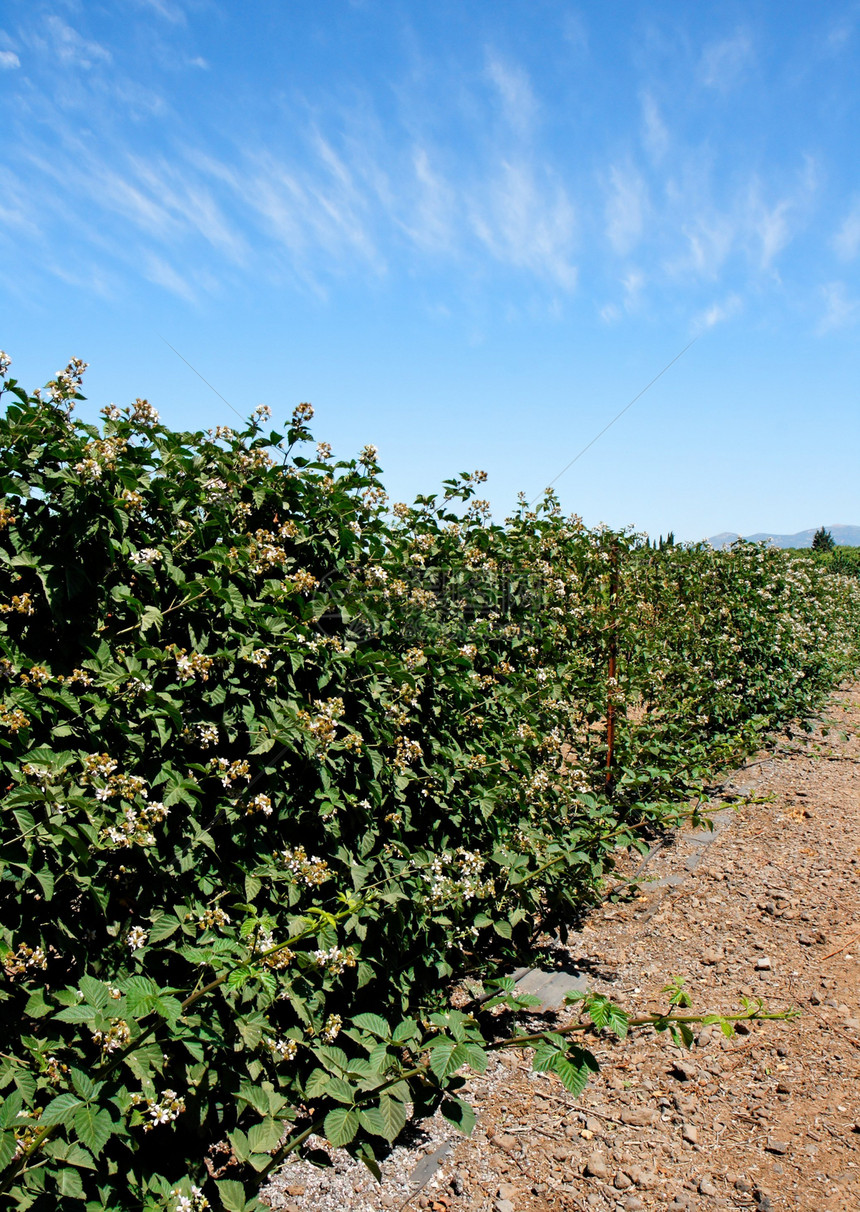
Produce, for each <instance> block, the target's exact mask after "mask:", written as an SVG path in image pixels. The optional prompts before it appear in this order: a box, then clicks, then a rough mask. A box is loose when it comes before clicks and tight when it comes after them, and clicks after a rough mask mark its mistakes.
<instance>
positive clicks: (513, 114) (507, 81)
mask: <svg viewBox="0 0 860 1212" xmlns="http://www.w3.org/2000/svg"><path fill="white" fill-rule="evenodd" d="M487 78H488V79H489V80H490V81H491V82H492V84H493V85H494V86H495V89H496V92H497V93H498V96H499V98H500V99H501V102H502V110H503V113H504V116H505V120H506V121H507V123H508V125H509V126H510V127H511V129H512V130H514V131H517V132H518V133H519V134H526V133H528V132H529V131H530V130H531V128H532V126H533V124H534V121H535V118H536V116H537V112H538V104H537V101H536V99H535V95H534V92H533V90H532V85H531V81H530V80H529V77H528V75H527V73H526V72H525V71H523V69H522V68H520V67H518V66H516V65H515V64H511V63H506V62H505V61H504V60H502V59H501V58H499V57H498V56H497V55H493V54H490V55H488V58H487Z"/></svg>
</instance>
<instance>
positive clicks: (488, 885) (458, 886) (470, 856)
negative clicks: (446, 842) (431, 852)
mask: <svg viewBox="0 0 860 1212" xmlns="http://www.w3.org/2000/svg"><path fill="white" fill-rule="evenodd" d="M485 867H486V862H485V861H484V859H483V858H481V856H480V854H476V853H475V851H473V850H465V849H463V847H462V846H461V847H459V848H458V849H457V850H455V851H453V852H452V851H450V850H446V851H444V852H443V853H442V854H437V855H436V857H435V858H434V859H433V861H432V863H431V864H430V900H431V902H432V903H433V904H437V905H438V904H448V903H450V902H452V901H454V902H456V901H459V900H467V901H468V900H472V899H474V898H476V897H488V896H492V895H493V894H494V892H495V886H494V884H493V881H492V880H491V879H489V880H483V879H482V878H481V876H482V875H483V872H484V868H485Z"/></svg>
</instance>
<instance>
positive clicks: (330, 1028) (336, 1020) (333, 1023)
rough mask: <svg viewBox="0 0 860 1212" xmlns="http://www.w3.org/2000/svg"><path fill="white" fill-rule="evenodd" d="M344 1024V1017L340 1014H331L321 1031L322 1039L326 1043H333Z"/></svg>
mask: <svg viewBox="0 0 860 1212" xmlns="http://www.w3.org/2000/svg"><path fill="white" fill-rule="evenodd" d="M342 1026H343V1019H342V1018H341V1017H340V1015H339V1014H330V1015H329V1016H328V1018H327V1019H326V1020H325V1023H324V1024H323V1027H322V1030H321V1031H320V1039H321V1040H322V1041H323V1042H324V1043H326V1044H333V1043H334V1041H335V1040H336V1039H337V1037H338V1035H339V1033H340V1029H341V1027H342Z"/></svg>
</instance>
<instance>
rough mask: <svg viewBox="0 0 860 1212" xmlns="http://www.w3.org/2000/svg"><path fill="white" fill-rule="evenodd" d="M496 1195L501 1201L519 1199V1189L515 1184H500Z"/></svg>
mask: <svg viewBox="0 0 860 1212" xmlns="http://www.w3.org/2000/svg"><path fill="white" fill-rule="evenodd" d="M496 1195H498V1197H499V1199H510V1200H514V1199H516V1198H517V1189H516V1187H515V1186H514V1185H513V1183H499V1189H498V1191H497V1192H496Z"/></svg>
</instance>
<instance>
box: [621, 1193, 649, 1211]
mask: <svg viewBox="0 0 860 1212" xmlns="http://www.w3.org/2000/svg"><path fill="white" fill-rule="evenodd" d="M644 1208H645V1205H644V1204H643V1203H642V1200H641V1199H640V1198H639V1196H638V1195H628V1196H627V1198H626V1199H625V1201H624V1209H625V1212H643V1210H644Z"/></svg>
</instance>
